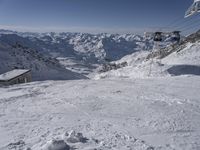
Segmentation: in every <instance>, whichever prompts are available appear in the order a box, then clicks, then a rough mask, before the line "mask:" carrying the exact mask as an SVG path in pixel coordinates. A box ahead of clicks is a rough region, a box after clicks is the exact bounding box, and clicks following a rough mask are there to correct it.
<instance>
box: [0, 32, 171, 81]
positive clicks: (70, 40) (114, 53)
mask: <svg viewBox="0 0 200 150" xmlns="http://www.w3.org/2000/svg"><path fill="white" fill-rule="evenodd" d="M166 39H167V38H166ZM152 49H153V40H152V38H149V39H146V38H145V37H143V36H140V35H134V34H123V35H119V34H106V33H103V34H86V33H54V32H51V33H31V32H16V31H10V30H0V53H1V56H0V57H2V59H1V60H0V61H1V63H4V65H3V66H1V67H0V73H2V72H4V71H6V70H10V69H12V68H15V67H19V68H21V67H25V68H28V69H32V70H33V72H34V74H35V75H36V74H37V73H38V71H36V70H37V69H36V68H40V69H41V68H42V67H41V66H42V64H45V65H46V64H48V65H47V66H46V67H47V68H49V67H50V66H49V65H50V64H52V63H50V62H53V63H54V65H56V66H57V67H58V66H59V67H61V68H62V69H63V68H65V69H66V68H67V69H68V70H71V71H73V72H77V73H81V74H85V75H87V74H89V73H90V72H92V71H93V69H95V68H96V67H97V66H98V65H99V64H102V63H105V62H110V61H116V60H119V59H121V58H123V57H124V56H126V55H129V54H132V53H134V52H138V51H141V50H152ZM3 53H4V55H3ZM5 53H6V54H5ZM36 55H37V56H36ZM39 57H41V58H42V62H41V59H39ZM36 58H37V59H39V60H40V62H37V61H36ZM30 59H31V61H30ZM2 60H5V61H4V62H2ZM49 60H50V61H49ZM11 62H12V63H11ZM51 67H52V66H51ZM51 67H50V68H51ZM54 69H55V68H54ZM41 70H43V69H41ZM44 70H46V69H44ZM36 72H37V73H36ZM56 74H57V73H56ZM35 77H36V79H37V80H38V79H46V78H45V77H41V76H38V75H36V76H35ZM47 78H48V77H47ZM56 78H57V77H56Z"/></svg>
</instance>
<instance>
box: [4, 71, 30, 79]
mask: <svg viewBox="0 0 200 150" xmlns="http://www.w3.org/2000/svg"><path fill="white" fill-rule="evenodd" d="M29 71H30V70H27V69H14V70H12V71H9V72H6V73H4V74H1V75H0V81H8V80H11V79H13V78H16V77H18V76H20V75H22V74H24V73H27V72H29Z"/></svg>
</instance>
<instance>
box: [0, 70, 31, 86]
mask: <svg viewBox="0 0 200 150" xmlns="http://www.w3.org/2000/svg"><path fill="white" fill-rule="evenodd" d="M31 81H32V77H31V71H30V70H25V69H14V70H12V71H9V72H6V73H4V74H1V75H0V85H3V86H7V85H13V84H20V83H27V82H31Z"/></svg>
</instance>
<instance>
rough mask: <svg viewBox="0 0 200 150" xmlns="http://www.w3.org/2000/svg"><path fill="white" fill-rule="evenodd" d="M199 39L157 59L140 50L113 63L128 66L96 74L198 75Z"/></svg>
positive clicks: (110, 75)
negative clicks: (123, 63) (124, 63)
mask: <svg viewBox="0 0 200 150" xmlns="http://www.w3.org/2000/svg"><path fill="white" fill-rule="evenodd" d="M199 49H200V41H196V42H195V43H190V42H188V43H186V44H185V46H184V48H183V49H180V50H178V51H175V52H173V53H171V54H170V55H168V56H166V57H164V58H162V59H159V58H150V59H147V58H148V56H149V54H150V52H149V51H140V52H137V53H134V54H132V55H128V56H125V57H124V58H122V59H121V60H119V61H116V62H114V63H116V64H118V63H122V62H127V63H128V66H127V67H124V68H121V69H118V70H111V71H109V72H105V73H101V74H98V75H96V77H95V78H96V79H99V78H107V77H108V78H113V77H125V78H146V77H164V76H174V75H200V51H199Z"/></svg>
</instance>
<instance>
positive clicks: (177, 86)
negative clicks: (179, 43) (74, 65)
mask: <svg viewBox="0 0 200 150" xmlns="http://www.w3.org/2000/svg"><path fill="white" fill-rule="evenodd" d="M199 85H200V78H199V77H197V76H196V77H195V76H191V77H187V76H183V77H165V78H158V79H155V78H150V79H132V80H130V79H113V80H110V79H109V80H98V81H95V80H81V81H46V82H34V83H29V84H22V85H16V86H12V87H8V88H0V95H1V96H0V133H1V138H0V150H6V149H8V150H9V149H19V150H21V149H27V148H31V149H32V150H40V149H41V150H42V149H44V146H45V145H46V143H47V142H48V141H49V140H51V139H52V138H62V136H63V134H64V133H65V132H69V131H71V130H74V131H77V132H80V133H83V135H84V136H85V137H86V138H88V141H87V142H86V143H81V142H80V143H68V144H69V145H70V147H71V149H81V150H94V149H99V150H100V149H103V150H109V149H112V150H132V149H133V150H134V149H136V150H154V149H156V150H157V149H158V150H160V149H161V150H162V149H163V150H173V149H175V150H190V149H191V150H199V149H200V142H199V141H200V128H199V124H200V121H199V120H200V109H199V108H200V103H199V97H200V93H199V91H200V86H199Z"/></svg>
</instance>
